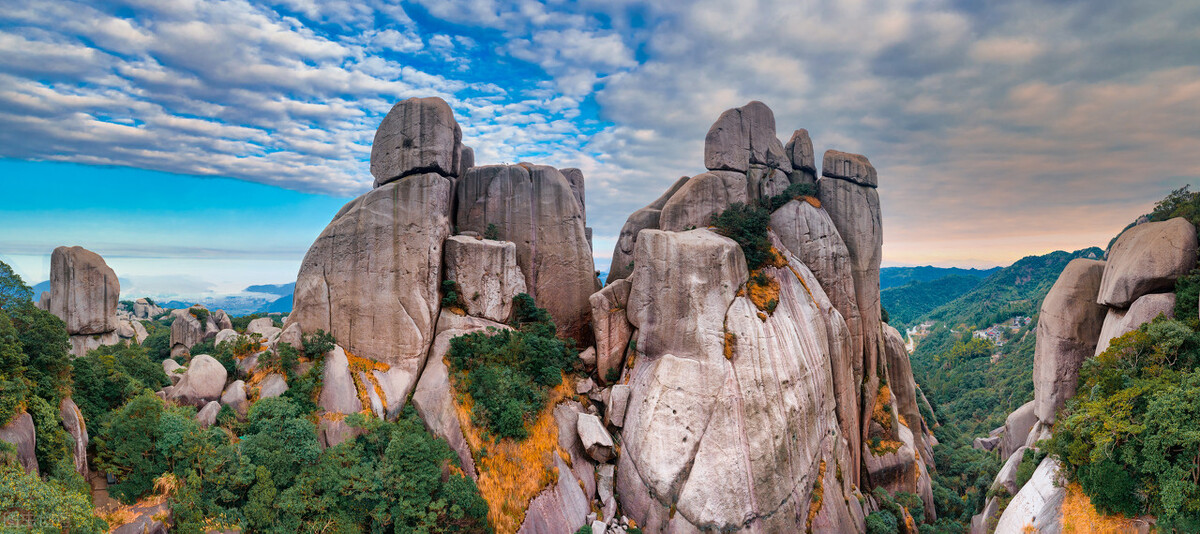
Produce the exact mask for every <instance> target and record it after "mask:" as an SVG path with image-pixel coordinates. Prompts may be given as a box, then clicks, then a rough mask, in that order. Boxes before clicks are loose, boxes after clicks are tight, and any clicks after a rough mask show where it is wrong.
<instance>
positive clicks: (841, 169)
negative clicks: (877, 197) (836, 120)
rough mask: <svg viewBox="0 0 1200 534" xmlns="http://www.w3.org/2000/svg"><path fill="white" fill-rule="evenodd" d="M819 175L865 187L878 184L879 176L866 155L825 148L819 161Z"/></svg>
mask: <svg viewBox="0 0 1200 534" xmlns="http://www.w3.org/2000/svg"><path fill="white" fill-rule="evenodd" d="M821 175H822V176H826V177H829V178H837V179H840V180H846V181H849V182H853V183H856V184H858V185H864V186H867V187H878V186H879V176H878V175H877V173H876V171H875V166H873V165H871V162H870V161H869V160H867V157H866V156H863V155H861V154H850V153H848V152H838V151H837V150H826V151H825V156H824V158H823V160H822V161H821Z"/></svg>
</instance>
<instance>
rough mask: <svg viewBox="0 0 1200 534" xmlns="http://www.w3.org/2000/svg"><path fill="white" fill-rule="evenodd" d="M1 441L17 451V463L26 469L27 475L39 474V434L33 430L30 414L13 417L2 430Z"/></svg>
mask: <svg viewBox="0 0 1200 534" xmlns="http://www.w3.org/2000/svg"><path fill="white" fill-rule="evenodd" d="M0 441H4V442H7V443H9V444H10V445H12V446H13V447H15V448H16V449H17V462H19V463H20V464H21V467H23V468H25V472H26V473H30V474H33V475H36V474H37V472H38V461H37V453H36V452H35V449H36V446H37V432H36V431H34V428H33V417H32V416H31V415H29V413H28V412H21V413H19V414H17V415H15V416H13V418H12V420H11V421H9V422H8V424H7V425H5V426H4V427H3V428H0Z"/></svg>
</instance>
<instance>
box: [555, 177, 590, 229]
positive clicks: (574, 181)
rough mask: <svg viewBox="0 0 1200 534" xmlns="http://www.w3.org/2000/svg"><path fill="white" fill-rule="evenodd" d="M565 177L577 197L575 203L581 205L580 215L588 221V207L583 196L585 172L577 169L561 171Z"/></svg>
mask: <svg viewBox="0 0 1200 534" xmlns="http://www.w3.org/2000/svg"><path fill="white" fill-rule="evenodd" d="M559 172H561V173H562V175H563V177H564V178H566V179H567V183H569V184H571V193H573V194H574V195H575V202H578V203H579V215H580V216H581V217H583V220H584V221H585V222H586V221H587V205H586V204H585V203H584V201H583V199H584V194H583V190H584V187H583V171H581V170H579V169H575V168H570V169H559Z"/></svg>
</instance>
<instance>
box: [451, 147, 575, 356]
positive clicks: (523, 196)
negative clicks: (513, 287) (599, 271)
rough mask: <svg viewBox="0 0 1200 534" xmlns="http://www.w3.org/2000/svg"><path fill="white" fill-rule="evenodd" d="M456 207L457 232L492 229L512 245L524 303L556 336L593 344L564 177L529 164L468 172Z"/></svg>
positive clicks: (571, 206)
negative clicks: (529, 301)
mask: <svg viewBox="0 0 1200 534" xmlns="http://www.w3.org/2000/svg"><path fill="white" fill-rule="evenodd" d="M457 206H458V215H457V219H456V220H457V225H458V229H459V230H460V231H472V232H476V233H478V234H480V235H486V234H487V233H488V229H489V227H491V228H494V229H495V231H496V232H497V233H498V234H499V238H500V239H502V240H505V241H511V242H513V243H515V244H516V247H517V264H518V265H519V266H520V268H521V273H522V274H524V275H525V287H526V289H527V292H528V293H529V295H530V296H532V297H533V298H534V300H535V301H536V302H537V303H538V305H539V306H541V307H544V308H546V310H547V311H549V312H550V316H551V317H552V318H553V319H554V322H555V323H556V324H557V325H558V330H559V333H560V334H563V335H566V336H568V337H571V338H574V339H576V340H578V341H581V342H584V343H585V344H590V341H591V336H592V333H591V328H590V326H589V323H590V321H591V305H590V304H589V303H588V296H590V295H591V294H592V292H593V291H595V282H594V280H595V271H594V266H593V263H592V254H591V247H590V246H589V245H588V242H587V235H586V231H585V230H584V222H583V214H582V213H581V212H580V210H579V204H578V203H577V202H576V201H575V196H574V193H573V192H572V191H571V185H570V183H568V182H567V179H566V177H564V176H563V175H562V173H560V172H558V169H555V168H553V167H548V166H545V165H531V164H528V163H521V164H518V165H485V166H479V167H473V168H472V169H470V170H469V171H467V173H466V175H464V176H463V177H462V178H460V179H459V181H458V187H457ZM493 225H494V226H493Z"/></svg>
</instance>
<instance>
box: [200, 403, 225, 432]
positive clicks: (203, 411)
mask: <svg viewBox="0 0 1200 534" xmlns="http://www.w3.org/2000/svg"><path fill="white" fill-rule="evenodd" d="M220 412H221V403H220V402H217V401H210V402H209V403H208V404H205V405H204V407H203V408H200V410H199V411H197V412H196V422H197V423H199V425H200V428H208V427H210V426H213V425H214V424H216V423H217V414H218V413H220Z"/></svg>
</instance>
